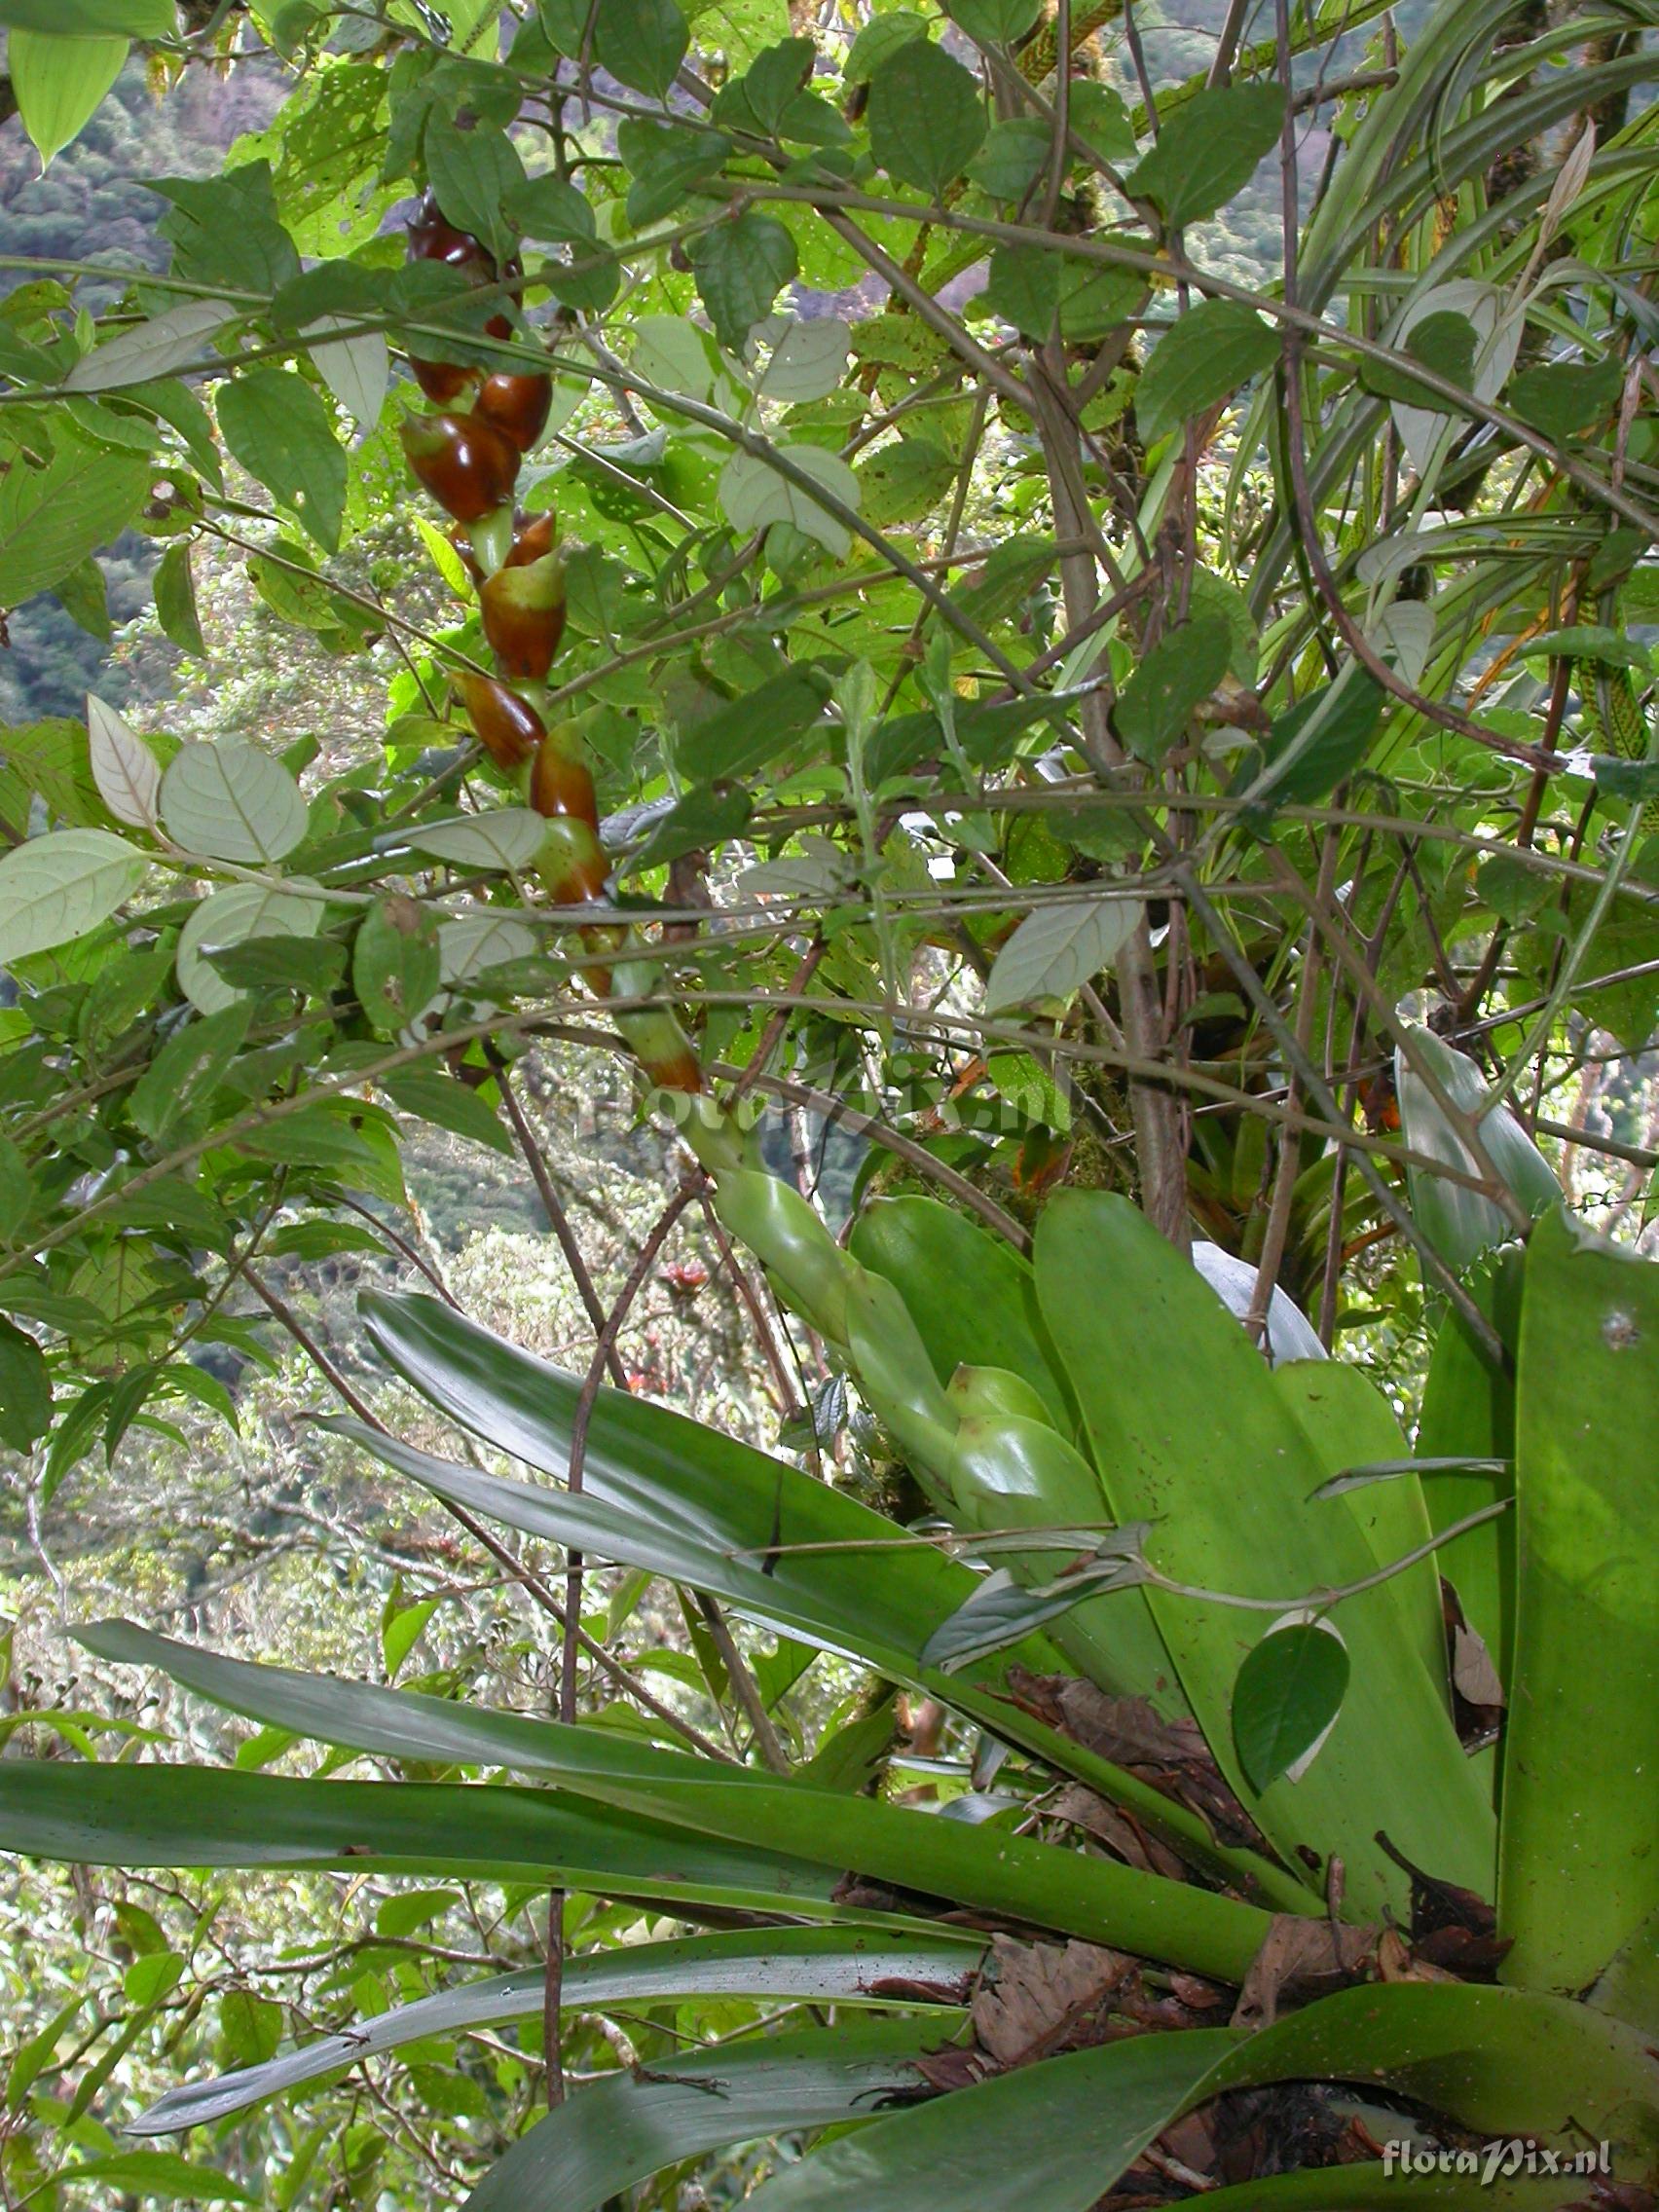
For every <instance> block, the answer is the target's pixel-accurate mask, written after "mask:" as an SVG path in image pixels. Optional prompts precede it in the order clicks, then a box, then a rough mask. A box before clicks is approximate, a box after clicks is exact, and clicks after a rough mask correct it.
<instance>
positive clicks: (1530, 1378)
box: [1498, 1209, 1659, 1991]
mask: <svg viewBox="0 0 1659 2212" xmlns="http://www.w3.org/2000/svg"><path fill="white" fill-rule="evenodd" d="M1519 1366H1520V1377H1519V1384H1518V1395H1517V1412H1516V1441H1515V1450H1516V1466H1515V1494H1516V1500H1517V1510H1518V1512H1519V1515H1520V1525H1519V1529H1518V1530H1517V1536H1516V1551H1517V1558H1518V1561H1519V1572H1518V1577H1517V1603H1516V1620H1515V1657H1514V1662H1513V1671H1512V1676H1511V1680H1510V1694H1509V1720H1508V1733H1507V1736H1506V1738H1505V1742H1504V1766H1503V1829H1502V1847H1501V1854H1500V1858H1499V1869H1498V1929H1499V1933H1500V1934H1502V1935H1505V1936H1511V1937H1512V1938H1513V1939H1514V1948H1513V1949H1512V1950H1511V1951H1510V1952H1509V1954H1508V1956H1507V1957H1506V1958H1505V1960H1504V1961H1503V1964H1502V1966H1501V1967H1500V1968H1499V1970H1498V1971H1499V1972H1500V1973H1501V1974H1502V1976H1503V1978H1504V1980H1505V1981H1507V1982H1518V1983H1521V1984H1523V1985H1524V1986H1528V1987H1531V1988H1545V1989H1556V1990H1563V1991H1567V1990H1576V1989H1580V1988H1582V1987H1583V1986H1584V1985H1585V1984H1586V1983H1587V1982H1589V1981H1590V1980H1592V1979H1593V1978H1594V1977H1595V1976H1596V1975H1597V1974H1599V1973H1600V1972H1602V1970H1603V1968H1604V1967H1605V1966H1606V1965H1607V1963H1608V1961H1609V1960H1610V1959H1611V1958H1612V1956H1613V1954H1614V1953H1615V1952H1616V1951H1617V1950H1619V1949H1620V1947H1621V1946H1622V1945H1623V1944H1624V1943H1626V1942H1627V1941H1628V1940H1629V1939H1630V1937H1631V1936H1633V1935H1634V1934H1635V1933H1636V1931H1637V1930H1638V1929H1639V1928H1641V1926H1642V1925H1643V1924H1644V1923H1646V1922H1647V1921H1649V1920H1651V1919H1652V1918H1653V1916H1654V1914H1655V1913H1656V1912H1659V1859H1656V1858H1655V1855H1654V1851H1653V1781H1654V1775H1655V1773H1656V1772H1659V1615H1656V1614H1655V1611H1654V1606H1653V1575H1652V1517H1651V1488H1652V1485H1651V1469H1652V1464H1653V1440H1654V1437H1655V1435H1656V1434H1659V1268H1655V1267H1654V1265H1653V1263H1652V1262H1651V1261H1649V1260H1642V1259H1639V1258H1638V1257H1637V1256H1636V1255H1635V1254H1633V1253H1632V1252H1630V1251H1629V1250H1627V1249H1621V1248H1620V1247H1617V1246H1615V1245H1612V1244H1608V1243H1605V1242H1603V1241H1602V1240H1601V1239H1599V1238H1597V1237H1595V1236H1594V1235H1591V1234H1590V1232H1589V1231H1588V1230H1585V1229H1582V1228H1580V1227H1578V1226H1577V1225H1575V1224H1573V1223H1572V1222H1571V1221H1570V1220H1569V1219H1568V1217H1567V1214H1566V1213H1565V1211H1562V1210H1560V1209H1557V1210H1554V1211H1552V1212H1550V1213H1548V1214H1546V1215H1545V1216H1544V1218H1543V1219H1542V1220H1541V1221H1540V1222H1539V1223H1538V1225H1537V1227H1536V1228H1535V1229H1534V1230H1533V1232H1532V1235H1531V1238H1530V1243H1529V1245H1528V1248H1527V1271H1526V1295H1525V1298H1524V1301H1523V1304H1522V1309H1521V1357H1520V1362H1519Z"/></svg>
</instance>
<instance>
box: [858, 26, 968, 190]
mask: <svg viewBox="0 0 1659 2212" xmlns="http://www.w3.org/2000/svg"><path fill="white" fill-rule="evenodd" d="M866 115H867V121H868V124H869V145H870V152H871V153H872V154H873V155H874V156H875V160H876V165H877V166H878V167H880V168H884V169H885V170H886V171H887V173H888V175H889V176H891V177H896V178H897V179H898V181H899V182H900V183H901V184H911V185H914V186H915V187H916V189H917V190H918V191H919V192H926V193H931V194H932V195H933V196H934V197H935V198H936V199H937V198H938V197H939V195H940V193H942V192H943V190H944V188H945V187H946V185H948V184H950V183H951V182H952V181H953V180H954V179H955V178H957V177H959V176H960V175H961V174H962V171H963V170H964V169H965V168H966V167H967V166H968V164H969V163H970V162H971V161H972V160H973V159H974V156H975V155H976V154H977V152H978V151H979V148H980V146H981V145H982V144H983V143H984V138H985V130H986V122H985V114H984V109H983V106H982V104H981V101H980V94H979V88H978V86H977V84H976V83H975V81H974V78H973V76H972V75H971V73H970V72H969V71H968V70H966V69H964V68H963V66H962V64H961V62H960V61H953V60H952V59H951V57H950V55H948V54H946V53H945V52H944V51H943V50H942V49H941V48H940V47H937V46H935V45H933V44H932V43H931V42H930V41H929V40H926V39H910V40H906V41H905V42H904V43H903V44H902V45H900V46H899V47H898V48H897V49H896V50H895V51H893V52H891V53H889V54H887V55H884V57H883V58H882V60H881V61H880V63H879V64H878V65H877V67H876V68H875V69H874V70H873V72H872V73H871V77H870V87H869V106H868V109H867V111H866Z"/></svg>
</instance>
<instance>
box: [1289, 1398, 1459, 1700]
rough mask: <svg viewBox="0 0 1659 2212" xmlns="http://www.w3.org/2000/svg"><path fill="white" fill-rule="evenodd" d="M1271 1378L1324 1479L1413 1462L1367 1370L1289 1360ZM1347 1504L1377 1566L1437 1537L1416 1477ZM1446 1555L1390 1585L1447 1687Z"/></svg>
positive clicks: (1413, 1641)
mask: <svg viewBox="0 0 1659 2212" xmlns="http://www.w3.org/2000/svg"><path fill="white" fill-rule="evenodd" d="M1272 1377H1273V1388H1274V1389H1275V1390H1276V1391H1277V1392H1278V1394H1279V1396H1280V1398H1282V1399H1283V1401H1284V1403H1285V1404H1286V1405H1287V1406H1288V1407H1289V1408H1290V1410H1291V1413H1292V1414H1293V1415H1294V1417H1295V1419H1296V1421H1297V1424H1298V1425H1299V1427H1300V1428H1301V1430H1302V1433H1303V1434H1304V1436H1306V1437H1307V1439H1308V1441H1309V1444H1310V1445H1311V1447H1312V1449H1313V1453H1314V1456H1315V1457H1316V1458H1317V1459H1318V1461H1319V1464H1320V1466H1321V1467H1322V1468H1323V1470H1324V1473H1325V1479H1326V1480H1327V1481H1331V1480H1334V1479H1335V1478H1336V1477H1337V1476H1339V1475H1343V1474H1346V1472H1347V1471H1348V1470H1349V1469H1350V1468H1353V1467H1363V1466H1377V1465H1380V1464H1386V1463H1388V1462H1391V1461H1395V1460H1400V1459H1405V1458H1409V1457H1410V1456H1411V1454H1410V1447H1409V1446H1408V1445H1407V1443H1406V1439H1405V1436H1404V1434H1403V1432H1402V1430H1401V1428H1400V1424H1399V1421H1398V1420H1397V1419H1396V1418H1395V1415H1394V1409H1393V1408H1392V1406H1390V1405H1389V1403H1388V1401H1387V1399H1386V1398H1385V1397H1384V1396H1383V1393H1382V1391H1381V1390H1379V1389H1378V1388H1377V1387H1376V1385H1375V1384H1374V1383H1372V1382H1371V1380H1370V1378H1369V1377H1368V1376H1367V1375H1366V1373H1365V1371H1364V1370H1363V1368H1359V1367H1354V1366H1350V1365H1349V1364H1348V1362H1347V1361H1346V1360H1342V1359H1287V1360H1281V1361H1280V1362H1279V1363H1278V1364H1277V1365H1276V1366H1275V1367H1274V1368H1273V1371H1272ZM1435 1480H1436V1482H1439V1481H1442V1480H1444V1477H1441V1476H1436V1477H1435ZM1347 1502H1348V1510H1349V1511H1350V1512H1351V1513H1352V1514H1353V1516H1354V1518H1355V1519H1356V1520H1357V1521H1358V1522H1359V1524H1360V1526H1361V1528H1363V1529H1364V1530H1365V1533H1366V1536H1367V1539H1368V1540H1369V1542H1370V1545H1371V1556H1372V1558H1373V1559H1374V1560H1375V1561H1376V1563H1377V1565H1378V1566H1379V1567H1391V1566H1392V1565H1393V1563H1394V1562H1395V1561H1396V1560H1399V1559H1404V1558H1405V1556H1406V1554H1407V1553H1408V1552H1414V1551H1416V1550H1417V1549H1418V1548H1419V1545H1422V1544H1426V1543H1427V1541H1428V1539H1429V1537H1430V1535H1431V1534H1432V1532H1433V1530H1432V1527H1431V1524H1430V1521H1429V1515H1428V1506H1427V1503H1426V1501H1425V1499H1424V1497H1423V1486H1422V1484H1421V1483H1420V1482H1419V1480H1418V1478H1417V1477H1416V1476H1415V1475H1398V1476H1395V1477H1393V1478H1392V1479H1390V1480H1389V1481H1387V1482H1380V1483H1370V1484H1367V1485H1366V1486H1365V1488H1364V1489H1363V1490H1359V1491H1355V1492H1353V1493H1350V1494H1349V1496H1348V1501H1347ZM1445 1557H1446V1555H1445V1553H1444V1552H1442V1553H1441V1554H1440V1555H1439V1557H1438V1559H1436V1558H1434V1557H1430V1558H1428V1559H1425V1560H1421V1561H1419V1564H1418V1565H1417V1566H1416V1567H1411V1568H1409V1569H1408V1570H1407V1572H1405V1573H1404V1574H1396V1575H1394V1576H1393V1577H1392V1578H1391V1580H1390V1581H1389V1583H1388V1585H1387V1587H1388V1589H1389V1591H1390V1592H1391V1593H1392V1594H1393V1599H1394V1603H1395V1605H1396V1607H1397V1608H1398V1610H1399V1615H1400V1633H1401V1635H1402V1636H1403V1638H1404V1639H1405V1641H1406V1642H1407V1643H1408V1645H1409V1646H1410V1647H1411V1649H1413V1650H1415V1651H1416V1652H1417V1653H1418V1654H1419V1657H1420V1658H1421V1660H1422V1664H1423V1672H1424V1673H1425V1674H1426V1675H1427V1676H1428V1678H1429V1680H1430V1681H1431V1682H1434V1683H1437V1684H1439V1685H1440V1686H1441V1687H1442V1689H1443V1690H1444V1685H1445V1677H1446V1628H1445V1622H1444V1620H1443V1617H1442V1611H1441V1600H1440V1575H1441V1572H1442V1570H1443V1568H1444V1564H1445ZM1338 1618H1339V1620H1340V1618H1341V1615H1340V1614H1339V1616H1338Z"/></svg>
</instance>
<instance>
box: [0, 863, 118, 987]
mask: <svg viewBox="0 0 1659 2212" xmlns="http://www.w3.org/2000/svg"><path fill="white" fill-rule="evenodd" d="M146 866H148V864H147V862H146V861H145V859H144V856H143V854H142V853H138V852H134V851H133V849H132V847H131V846H130V845H129V844H127V843H125V842H124V841H123V840H122V839H121V838H120V837H117V836H114V835H112V834H111V832H110V831H109V830H52V831H51V832H49V834H48V835H46V836H44V837H31V838H30V839H29V840H28V842H27V843H26V844H22V845H18V846H16V847H15V848H14V849H13V850H12V851H11V852H9V853H8V854H6V856H5V858H4V859H0V966H10V965H11V963H12V962H14V961H17V960H22V959H24V958H26V957H27V955H28V954H29V953H31V952H46V951H49V950H50V949H51V948H52V947H53V946H54V945H58V944H68V943H70V942H71V941H72V940H74V939H76V938H79V937H85V936H86V934H87V932H88V931H89V930H93V929H96V927H97V926H98V924H99V923H100V922H103V921H107V920H108V919H109V917H110V915H111V914H113V913H114V912H115V910H116V908H117V907H118V906H119V905H120V904H121V903H122V901H123V900H124V899H127V898H129V896H130V895H131V894H132V893H133V892H134V891H136V890H137V888H138V886H139V884H140V883H142V881H143V880H144V872H145V869H146Z"/></svg>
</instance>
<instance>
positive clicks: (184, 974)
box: [178, 883, 323, 1014]
mask: <svg viewBox="0 0 1659 2212" xmlns="http://www.w3.org/2000/svg"><path fill="white" fill-rule="evenodd" d="M322 919H323V903H322V901H321V900H320V899H317V898H303V897H301V896H300V894H299V893H298V892H297V891H273V890H268V889H266V888H265V886H264V885H262V884H258V883H232V884H227V885H226V887H225V888H224V890H222V891H214V892H211V893H209V895H208V896H207V897H206V898H205V899H203V902H202V903H201V904H200V905H199V906H197V907H195V908H193V910H192V912H191V915H190V919H189V920H188V921H187V922H186V923H185V925H184V928H183V929H182V930H181V931H180V932H179V939H178V986H179V989H180V990H181V991H183V993H184V995H185V997H186V998H187V999H188V1000H189V1001H190V1003H191V1005H192V1006H194V1007H195V1008H197V1009H198V1011H199V1012H201V1013H203V1014H218V1013H219V1012H220V1011H221V1010H222V1009H223V1008H225V1007H228V1006H234V1005H235V1003H236V1001H237V999H238V998H239V997H240V992H238V991H236V990H234V989H233V988H232V986H231V985H230V984H229V983H227V982H226V981H225V980H224V978H223V977H221V976H219V975H218V974H217V973H216V972H215V971H214V969H213V968H212V967H210V966H209V964H208V961H207V957H206V956H207V954H208V953H209V952H214V951H219V950H222V949H223V948H224V947H225V946H226V945H231V944H245V943H246V942H247V941H248V940H249V939H250V938H261V937H314V936H315V935H316V933H317V931H318V930H319V929H320V928H321V927H322Z"/></svg>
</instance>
